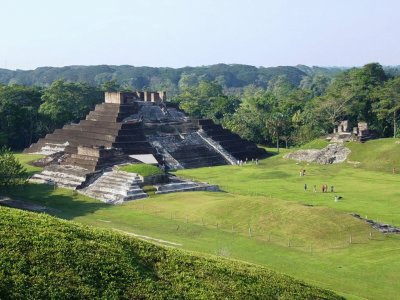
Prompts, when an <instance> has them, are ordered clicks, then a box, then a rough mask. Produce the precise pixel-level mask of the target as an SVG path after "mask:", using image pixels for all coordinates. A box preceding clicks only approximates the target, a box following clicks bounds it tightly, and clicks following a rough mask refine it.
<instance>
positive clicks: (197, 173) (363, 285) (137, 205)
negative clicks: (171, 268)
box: [9, 139, 400, 299]
mask: <svg viewBox="0 0 400 300" xmlns="http://www.w3.org/2000/svg"><path fill="white" fill-rule="evenodd" d="M395 142H396V140H394V139H382V140H375V141H370V142H367V143H365V144H358V143H350V144H346V145H347V146H348V147H349V148H350V149H351V150H352V153H351V155H350V157H349V159H348V160H349V161H350V162H352V163H347V162H345V163H343V164H338V165H327V166H320V165H314V164H297V163H296V162H294V161H291V160H285V159H283V158H282V156H283V154H284V153H285V152H287V150H285V149H282V151H281V153H280V154H279V155H275V156H273V157H270V158H267V159H265V160H263V161H261V162H260V164H259V165H257V166H256V165H246V166H243V167H238V166H222V167H213V168H202V169H194V170H182V171H179V172H177V174H178V175H180V176H185V177H188V178H192V179H197V180H201V181H207V182H210V183H213V184H218V185H219V186H220V188H221V189H222V190H223V192H221V193H215V192H214V193H213V192H192V193H176V194H167V195H156V196H152V197H150V198H149V199H145V200H139V201H134V202H130V203H126V204H124V205H122V206H109V205H106V204H103V203H101V202H98V201H95V200H93V199H89V198H87V197H83V196H80V195H74V194H73V193H72V191H68V190H63V189H58V190H55V191H54V190H52V188H51V187H47V186H42V185H28V186H27V187H25V188H23V189H18V190H14V191H10V192H9V194H10V195H12V196H14V197H15V198H20V199H27V200H29V201H32V202H35V203H40V204H43V205H46V206H49V207H51V208H53V211H52V214H53V215H55V216H58V217H61V218H65V219H70V220H75V221H77V222H80V223H84V224H89V225H94V226H99V227H107V228H113V229H117V230H120V231H125V232H128V233H134V234H139V235H144V236H147V238H148V239H150V240H151V238H157V239H162V240H164V241H165V243H166V244H168V242H171V243H174V244H169V245H175V244H178V245H175V246H176V247H179V248H182V249H187V250H193V251H199V252H204V253H210V254H214V255H219V256H224V257H229V258H233V259H238V260H244V261H248V262H252V263H255V264H259V265H263V266H267V267H269V268H271V269H273V270H276V271H279V272H283V273H286V274H288V275H292V276H295V277H296V278H299V279H302V280H305V281H306V282H309V283H312V284H316V285H318V286H320V287H324V288H329V289H332V290H335V291H336V292H338V293H340V294H342V295H344V296H346V297H348V298H351V299H362V298H365V299H395V298H396V297H397V295H398V294H399V292H400V280H399V279H400V254H399V249H400V236H398V235H397V236H396V235H384V234H380V233H379V232H377V231H375V230H373V229H371V228H370V227H369V226H368V225H367V224H366V223H365V222H363V221H360V220H358V219H355V218H353V217H352V216H350V215H349V213H358V214H360V215H361V216H363V217H368V218H371V219H374V220H378V221H380V222H387V223H390V224H394V225H397V226H400V191H399V188H398V187H399V183H400V174H392V171H393V167H397V170H400V151H399V150H400V144H396V143H395ZM323 145H324V142H323V141H315V142H314V143H311V144H310V145H308V146H307V147H319V148H321V147H323ZM303 148H304V147H303ZM20 158H21V159H24V160H25V161H26V160H29V158H27V157H26V156H20ZM354 162H357V163H354ZM301 169H306V174H307V175H306V176H305V177H300V176H299V171H300V170H301ZM305 183H306V184H307V185H308V190H307V191H306V192H305V191H304V184H305ZM322 184H328V186H331V185H333V186H334V189H335V193H330V192H328V193H321V192H320V186H321V185H322ZM313 185H316V186H317V192H316V193H314V192H313V188H312V187H313ZM334 195H340V196H342V200H341V201H339V202H335V201H334ZM144 238H145V239H146V237H144ZM163 243H164V242H163Z"/></svg>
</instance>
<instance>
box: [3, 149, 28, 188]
mask: <svg viewBox="0 0 400 300" xmlns="http://www.w3.org/2000/svg"><path fill="white" fill-rule="evenodd" d="M27 178H28V173H27V172H26V170H25V168H24V167H22V165H21V164H20V163H19V161H18V160H17V159H16V158H15V156H14V155H13V154H12V152H11V151H10V150H9V149H7V148H5V147H1V148H0V187H8V186H13V185H18V184H22V183H25V182H26V180H27Z"/></svg>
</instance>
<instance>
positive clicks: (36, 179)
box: [29, 176, 81, 190]
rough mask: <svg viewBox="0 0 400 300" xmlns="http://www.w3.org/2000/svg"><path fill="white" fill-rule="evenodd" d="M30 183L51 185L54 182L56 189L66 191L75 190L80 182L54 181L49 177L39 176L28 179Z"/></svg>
mask: <svg viewBox="0 0 400 300" xmlns="http://www.w3.org/2000/svg"><path fill="white" fill-rule="evenodd" d="M29 182H31V183H40V184H53V183H54V182H55V183H57V186H58V187H62V188H67V189H73V190H74V189H76V188H77V187H78V186H80V185H81V182H76V181H66V180H64V181H55V180H52V179H51V178H49V177H40V176H33V177H32V178H30V179H29Z"/></svg>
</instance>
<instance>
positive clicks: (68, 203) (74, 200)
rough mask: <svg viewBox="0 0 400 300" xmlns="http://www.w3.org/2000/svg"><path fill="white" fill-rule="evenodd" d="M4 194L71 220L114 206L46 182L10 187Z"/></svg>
mask: <svg viewBox="0 0 400 300" xmlns="http://www.w3.org/2000/svg"><path fill="white" fill-rule="evenodd" d="M4 194H5V195H7V196H9V197H10V198H13V199H15V200H20V201H27V202H31V203H34V204H39V205H42V206H45V207H47V208H49V210H48V212H49V214H51V215H53V216H56V217H59V218H63V219H67V220H71V219H74V218H75V217H79V216H85V215H88V214H93V213H95V212H96V211H98V210H101V209H108V208H110V207H112V205H110V204H106V203H103V202H100V201H97V200H95V199H91V198H89V197H86V196H83V195H80V194H78V193H76V192H75V191H72V190H68V189H54V187H52V186H49V185H45V184H26V185H22V186H18V187H13V188H9V189H7V190H6V191H4Z"/></svg>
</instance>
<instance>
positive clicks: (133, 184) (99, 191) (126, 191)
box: [82, 170, 147, 204]
mask: <svg viewBox="0 0 400 300" xmlns="http://www.w3.org/2000/svg"><path fill="white" fill-rule="evenodd" d="M139 182H141V180H140V177H138V176H137V174H135V173H128V172H123V171H116V170H114V171H112V172H107V173H104V174H103V175H102V176H101V177H100V178H98V179H97V180H96V181H95V182H93V183H92V184H91V185H89V186H88V187H87V188H85V189H84V190H83V191H82V192H83V193H84V194H85V195H88V196H89V197H93V198H96V199H98V200H101V201H103V202H106V203H112V204H119V203H123V202H124V201H129V200H135V199H141V198H145V197H147V194H146V193H144V192H143V190H142V189H141V188H140V186H139V185H138V183H139Z"/></svg>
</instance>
